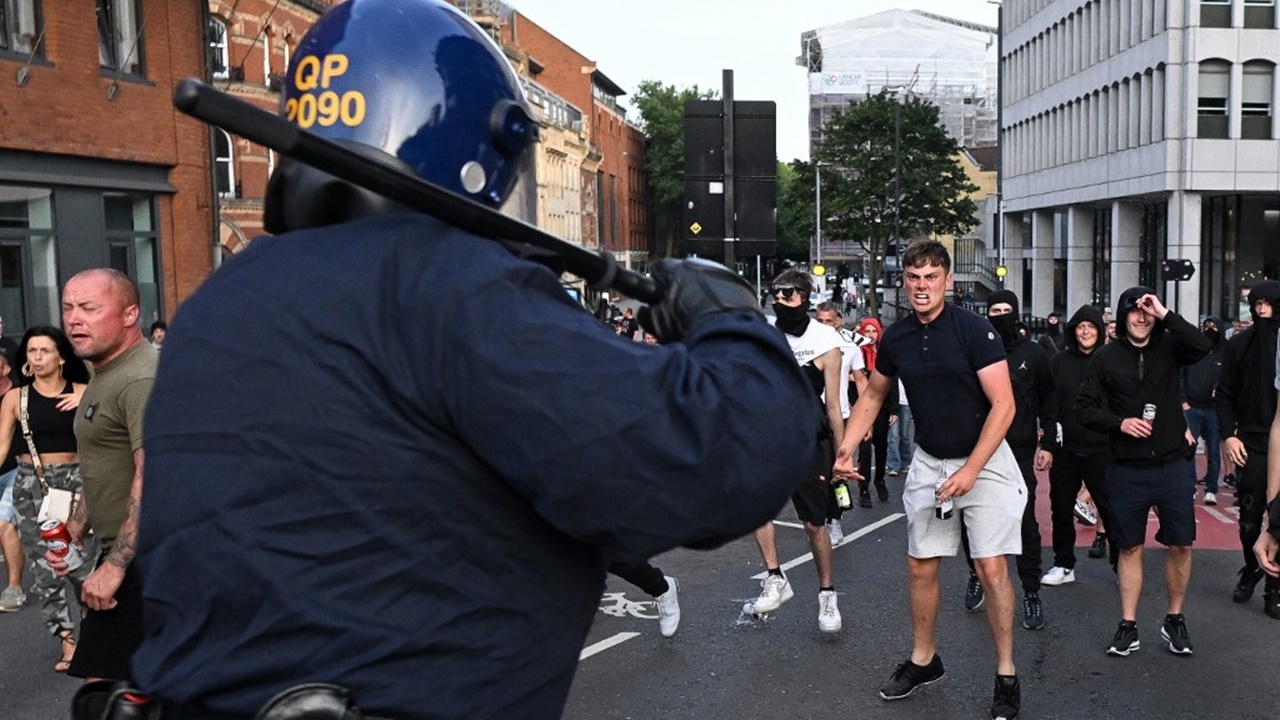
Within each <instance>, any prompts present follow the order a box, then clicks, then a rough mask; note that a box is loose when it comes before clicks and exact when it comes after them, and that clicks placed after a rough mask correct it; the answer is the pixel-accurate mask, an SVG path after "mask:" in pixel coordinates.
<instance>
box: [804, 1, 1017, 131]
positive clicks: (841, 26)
mask: <svg viewBox="0 0 1280 720" xmlns="http://www.w3.org/2000/svg"><path fill="white" fill-rule="evenodd" d="M996 33H997V31H996V28H994V27H988V26H985V25H980V24H977V23H971V22H965V21H962V20H954V19H951V18H947V17H944V16H941V15H934V14H931V13H924V12H920V11H914V10H913V11H907V10H889V11H886V12H882V13H877V14H875V15H870V16H867V17H864V18H857V19H854V20H848V21H845V22H842V23H837V24H835V25H829V26H826V27H822V28H818V29H816V30H810V31H808V32H805V33H803V34H802V35H801V37H800V44H801V47H800V52H801V54H800V56H799V57H798V58H796V64H797V65H800V66H801V67H805V68H806V69H807V70H808V71H809V144H810V152H811V153H812V152H813V150H814V149H815V147H816V145H817V144H818V143H820V142H821V141H822V137H823V126H824V125H825V124H826V122H827V121H828V120H830V119H831V118H832V117H833V116H834V115H835V113H836V111H837V110H839V109H841V108H843V107H845V106H846V105H848V104H849V103H851V102H857V101H860V100H863V99H866V98H867V97H868V96H870V95H875V94H877V93H879V92H881V91H882V90H885V89H888V90H890V91H898V92H907V93H910V94H912V95H914V96H916V97H919V98H922V99H925V100H928V101H930V102H932V103H933V104H934V105H936V106H938V110H939V116H940V118H939V119H940V122H941V123H942V125H943V126H944V127H945V128H946V130H947V133H948V134H949V135H951V137H953V138H955V140H956V142H958V143H959V144H960V145H961V146H962V147H986V146H993V145H995V144H996V141H997V133H998V128H997V122H998V120H997V118H998V114H999V113H998V107H997V103H998V97H997V77H996V73H997V67H998V57H997V43H996V39H997V35H996Z"/></svg>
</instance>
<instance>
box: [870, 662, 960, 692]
mask: <svg viewBox="0 0 1280 720" xmlns="http://www.w3.org/2000/svg"><path fill="white" fill-rule="evenodd" d="M946 674H947V673H946V671H945V670H943V668H942V657H941V656H940V655H938V654H937V653H934V654H933V659H932V660H930V661H929V664H928V665H917V664H915V663H913V662H911V658H907V660H906V662H904V663H902V664H901V665H899V666H898V667H897V668H896V669H895V670H894V671H893V674H892V675H890V676H889V682H887V683H885V684H884V686H883V687H881V688H880V697H882V698H884V699H885V700H901V699H902V698H904V697H906V696H908V695H910V694H911V693H912V692H913V691H915V689H916V688H918V687H920V686H921V685H928V684H929V683H931V682H937V681H938V680H941V679H942V676H943V675H946Z"/></svg>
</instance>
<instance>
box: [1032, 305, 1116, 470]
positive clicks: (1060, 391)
mask: <svg viewBox="0 0 1280 720" xmlns="http://www.w3.org/2000/svg"><path fill="white" fill-rule="evenodd" d="M1082 322H1089V323H1092V324H1093V326H1094V327H1095V328H1097V330H1098V341H1097V344H1095V345H1094V346H1093V351H1091V352H1089V353H1088V354H1085V353H1084V352H1081V350H1080V343H1079V342H1078V341H1077V340H1076V326H1078V325H1079V324H1080V323H1082ZM1106 334H1107V328H1106V324H1105V323H1103V321H1102V311H1101V310H1098V308H1096V307H1093V306H1092V305H1085V306H1084V307H1082V308H1080V309H1079V310H1077V311H1076V313H1075V314H1074V315H1072V316H1071V320H1070V321H1068V322H1067V326H1066V330H1065V331H1064V332H1063V335H1062V338H1063V341H1064V343H1065V344H1066V347H1065V348H1064V349H1063V351H1062V352H1060V353H1058V354H1057V355H1054V356H1053V360H1052V362H1051V363H1050V366H1049V368H1050V374H1051V375H1052V376H1053V398H1054V402H1053V406H1054V407H1055V408H1056V410H1057V417H1056V418H1054V420H1055V421H1056V422H1057V423H1058V425H1059V426H1061V428H1062V444H1061V445H1060V446H1059V445H1057V444H1056V443H1055V444H1054V446H1053V447H1052V449H1053V451H1054V452H1058V451H1064V452H1069V453H1074V454H1084V455H1099V454H1102V453H1105V452H1107V451H1108V437H1107V433H1103V432H1098V431H1097V430H1094V429H1092V428H1089V427H1086V426H1085V425H1084V423H1082V422H1080V414H1079V413H1077V412H1076V408H1075V405H1076V396H1077V395H1079V394H1080V383H1081V381H1083V380H1084V369H1085V367H1086V366H1087V365H1088V364H1089V359H1090V358H1092V357H1093V354H1094V352H1097V350H1098V349H1099V348H1101V347H1102V344H1103V342H1104V341H1105V339H1106ZM1047 435H1048V434H1046V436H1047Z"/></svg>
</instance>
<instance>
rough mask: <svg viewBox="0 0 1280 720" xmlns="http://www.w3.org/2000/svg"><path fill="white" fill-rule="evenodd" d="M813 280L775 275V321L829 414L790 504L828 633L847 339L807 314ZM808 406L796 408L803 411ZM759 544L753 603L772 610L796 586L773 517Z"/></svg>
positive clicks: (832, 628)
mask: <svg viewBox="0 0 1280 720" xmlns="http://www.w3.org/2000/svg"><path fill="white" fill-rule="evenodd" d="M812 290H813V280H812V279H811V278H810V277H809V274H808V273H805V272H801V271H799V270H786V271H783V273H782V274H781V275H779V276H778V277H777V279H776V280H774V281H773V287H772V290H771V292H772V294H773V298H774V303H773V312H774V315H775V317H776V318H777V320H776V322H775V324H776V326H777V328H778V329H779V330H781V331H782V333H783V335H785V336H786V338H787V344H788V345H790V346H791V352H792V354H794V355H795V358H796V362H797V363H799V364H800V369H801V370H802V371H803V372H804V376H805V378H806V379H808V380H809V384H810V386H811V387H812V388H813V391H814V401H815V402H814V405H813V406H811V407H812V412H814V413H819V414H821V416H822V417H823V418H824V419H825V422H823V423H822V424H821V430H820V432H819V437H818V452H817V455H816V457H815V458H814V461H813V468H812V470H811V472H810V473H809V474H808V475H807V476H806V477H804V479H802V480H801V481H800V483H799V484H798V485H796V488H795V491H794V492H792V493H791V504H792V506H794V507H795V509H796V515H798V516H799V517H800V521H801V522H803V523H804V530H805V533H806V534H808V536H809V548H810V549H811V550H812V551H813V566H814V569H815V570H817V571H818V629H819V630H821V631H822V632H825V633H834V632H839V631H840V626H841V620H840V609H839V607H838V606H837V604H836V588H835V578H834V575H833V573H832V569H831V535H830V531H829V530H827V521H828V520H830V519H832V518H838V517H839V516H840V514H839V508H837V507H835V503H834V501H833V499H832V493H831V486H830V483H829V480H830V478H831V477H832V475H831V472H830V470H831V463H832V461H833V460H834V459H835V456H834V448H835V446H836V445H837V444H838V443H839V442H840V440H841V439H842V431H843V430H844V415H843V414H842V412H841V409H840V393H841V388H842V387H843V386H842V384H841V382H840V373H841V368H842V367H843V355H842V353H841V350H840V348H841V346H842V345H843V344H844V339H843V338H841V337H840V333H838V332H836V330H835V328H833V327H830V326H828V325H824V324H822V323H820V322H818V321H817V320H815V319H813V318H811V317H809V296H810V294H811V292H812ZM805 410H807V408H796V412H804V411H805ZM754 536H755V540H756V546H757V547H759V549H760V557H761V559H763V560H764V565H765V570H766V573H767V574H766V575H765V577H764V579H763V580H761V581H760V596H759V597H757V598H756V600H755V602H754V603H753V605H752V608H753V610H754V611H755V613H756V614H758V615H762V614H764V613H769V612H773V611H774V610H777V609H778V608H779V607H781V606H782V603H784V602H786V601H788V600H790V599H791V598H792V596H793V595H795V592H794V591H793V590H792V589H791V582H790V581H789V580H787V577H786V575H784V574H783V572H782V567H781V565H780V563H779V562H778V548H777V544H776V543H775V542H774V529H773V522H772V521H771V522H767V523H765V524H764V525H762V526H761V527H759V528H757V529H756V531H755V533H754Z"/></svg>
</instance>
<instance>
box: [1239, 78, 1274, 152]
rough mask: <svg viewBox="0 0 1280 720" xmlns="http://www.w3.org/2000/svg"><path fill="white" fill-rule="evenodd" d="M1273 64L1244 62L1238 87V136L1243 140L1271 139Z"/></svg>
mask: <svg viewBox="0 0 1280 720" xmlns="http://www.w3.org/2000/svg"><path fill="white" fill-rule="evenodd" d="M1274 75H1275V65H1272V64H1271V63H1269V62H1262V61H1258V62H1248V63H1245V64H1244V82H1243V83H1242V85H1241V88H1240V137H1241V139H1244V140H1270V139H1271V102H1272V87H1273V86H1272V83H1273V79H1272V78H1273V77H1274Z"/></svg>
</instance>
